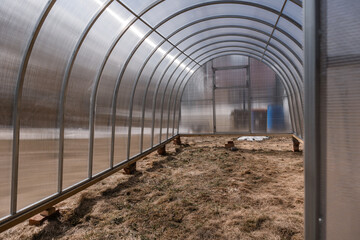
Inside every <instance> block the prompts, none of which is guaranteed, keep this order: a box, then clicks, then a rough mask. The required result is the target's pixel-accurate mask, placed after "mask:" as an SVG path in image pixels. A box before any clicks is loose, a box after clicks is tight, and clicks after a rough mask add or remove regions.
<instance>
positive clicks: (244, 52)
mask: <svg viewBox="0 0 360 240" xmlns="http://www.w3.org/2000/svg"><path fill="white" fill-rule="evenodd" d="M253 51H254V50H253ZM257 52H258V51H257ZM240 53H241V54H246V55H247V56H250V57H254V56H257V57H259V58H260V59H261V52H258V53H259V54H260V55H255V54H254V53H251V52H248V51H244V50H242V51H241V50H238V51H234V50H229V51H222V52H218V53H213V54H210V56H207V57H205V58H203V59H201V60H200V61H199V62H200V63H205V62H207V61H210V59H214V58H216V57H219V56H218V55H219V54H220V55H221V56H227V55H233V54H235V55H236V54H237V55H241V54H240ZM270 66H273V67H275V65H274V64H271V65H270ZM276 72H277V73H280V72H279V71H276ZM285 75H286V73H285ZM279 76H280V77H281V79H282V80H283V84H284V86H285V89H287V88H288V87H289V86H288V84H287V81H286V80H284V76H283V74H282V73H280V74H279ZM188 79H189V78H188ZM285 79H286V78H285ZM184 80H185V78H184V79H183V80H182V81H183V82H184ZM181 84H182V83H181ZM186 84H187V81H185V84H184V86H183V88H182V90H181V94H180V96H181V97H180V99H179V100H178V101H181V98H182V95H183V91H184V89H185V86H186ZM178 89H179V90H180V89H181V88H180V87H179V88H178ZM293 91H294V90H293V89H292V88H289V90H287V92H288V97H289V101H290V102H292V99H291V97H292V96H293ZM289 92H291V94H289ZM177 94H178V93H177ZM290 112H291V110H290ZM293 124H297V122H296V121H294V122H293Z"/></svg>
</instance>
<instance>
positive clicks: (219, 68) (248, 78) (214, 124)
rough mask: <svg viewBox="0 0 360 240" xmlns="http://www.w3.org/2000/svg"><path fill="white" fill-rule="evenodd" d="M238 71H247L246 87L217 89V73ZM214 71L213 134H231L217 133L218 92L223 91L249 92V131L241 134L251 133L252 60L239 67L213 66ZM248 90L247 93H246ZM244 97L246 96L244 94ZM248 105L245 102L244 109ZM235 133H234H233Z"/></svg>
mask: <svg viewBox="0 0 360 240" xmlns="http://www.w3.org/2000/svg"><path fill="white" fill-rule="evenodd" d="M238 69H245V70H246V86H245V87H244V86H236V87H217V86H216V71H226V70H238ZM211 70H212V106H213V133H214V134H217V133H218V134H221V133H225V134H226V133H230V131H229V132H223V131H221V132H218V131H217V124H216V123H217V121H216V116H217V114H216V90H222V89H237V90H239V91H240V90H243V92H246V91H247V93H248V94H247V112H248V114H249V115H248V116H249V119H248V128H249V129H248V131H247V132H241V133H251V132H252V131H251V120H252V119H251V81H250V58H249V59H248V64H247V65H237V66H227V67H214V66H211ZM245 90H246V91H245ZM243 96H244V94H243ZM244 100H245V99H244ZM245 106H246V103H245V101H243V108H244V109H245ZM232 132H233V131H232Z"/></svg>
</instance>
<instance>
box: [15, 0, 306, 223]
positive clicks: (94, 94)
mask: <svg viewBox="0 0 360 240" xmlns="http://www.w3.org/2000/svg"><path fill="white" fill-rule="evenodd" d="M163 1H164V0H160V1H156V2H154V3H152V4H151V5H150V6H148V7H147V8H146V9H144V10H143V11H142V12H141V13H140V14H135V13H134V12H133V11H132V10H131V9H129V8H128V7H127V6H126V5H125V4H123V3H122V2H121V1H118V0H117V1H116V2H118V3H119V4H120V5H121V6H122V7H124V8H125V9H127V10H128V11H129V12H130V13H131V14H132V15H133V16H134V17H133V19H132V20H131V21H130V22H129V23H128V24H127V26H126V27H124V28H123V29H122V30H121V32H120V33H119V35H118V37H117V38H116V39H115V41H114V42H113V44H112V45H111V47H110V48H109V50H108V52H107V53H106V55H105V58H104V60H103V62H102V64H101V67H100V70H99V71H98V74H97V76H96V78H95V80H94V83H95V84H94V88H93V89H92V93H91V100H90V102H91V104H90V116H89V129H90V139H89V165H88V180H90V179H91V178H92V177H93V176H92V175H93V174H92V160H93V144H94V125H95V122H94V118H95V114H96V112H95V111H96V110H95V109H96V99H97V91H98V86H99V82H100V79H101V75H102V73H103V71H104V68H105V65H106V63H107V61H108V59H109V57H110V55H111V54H112V52H113V50H114V48H115V47H116V45H117V43H118V42H119V40H120V39H121V37H122V36H123V35H124V34H125V33H126V32H127V30H128V29H129V28H130V27H131V26H132V25H133V24H134V23H135V22H136V21H138V20H140V21H141V22H143V23H144V24H145V25H147V26H148V27H149V28H150V31H149V32H148V33H147V34H146V35H145V36H144V37H143V39H142V40H141V41H140V42H139V43H138V45H137V46H136V47H135V48H134V49H133V50H132V51H131V53H130V54H129V56H128V58H127V59H126V64H124V65H123V66H122V68H121V70H120V72H119V75H118V80H117V83H116V88H115V90H114V94H113V104H112V109H113V110H112V140H111V153H110V164H109V165H110V168H113V167H114V136H115V120H116V100H117V94H118V90H119V87H120V83H121V79H122V76H123V74H124V72H125V71H126V68H127V65H128V64H129V62H130V60H131V58H132V56H133V54H134V53H135V52H136V51H137V49H138V48H139V47H140V46H141V44H142V43H143V42H144V41H145V39H146V37H147V36H150V34H152V33H157V34H158V35H160V36H161V37H162V38H163V39H164V40H163V41H162V42H161V43H159V44H158V47H157V48H154V50H153V51H152V52H151V54H150V55H149V56H148V57H147V59H146V61H145V62H144V63H143V65H142V67H141V71H140V72H139V73H138V75H137V77H136V82H135V83H134V86H133V90H132V93H133V94H132V97H133V95H134V93H135V91H136V86H137V83H138V80H139V78H140V77H141V73H142V71H143V70H144V68H145V66H146V64H147V62H148V61H149V60H150V59H151V57H152V56H153V54H154V53H155V52H156V51H157V50H158V48H159V47H160V46H161V45H162V44H163V43H165V42H168V43H170V44H171V45H173V47H174V48H177V47H176V46H177V44H175V45H174V44H172V43H171V41H169V38H170V37H171V36H174V35H175V34H176V33H179V32H180V31H181V30H183V29H185V28H187V27H189V26H191V25H194V24H196V23H198V22H200V21H208V20H211V19H215V18H217V17H216V16H214V17H209V18H207V19H206V20H205V19H203V20H198V21H196V22H193V23H189V24H188V25H186V26H183V27H182V28H180V29H178V30H176V31H175V32H174V33H173V34H172V35H170V36H168V37H167V38H166V37H164V36H162V35H161V34H160V33H159V32H157V30H156V29H158V28H159V27H160V26H161V25H163V24H164V23H166V22H168V21H169V20H171V19H173V18H174V17H176V16H178V15H181V14H182V13H185V12H188V11H191V10H193V9H197V8H201V7H204V6H210V5H216V4H240V5H241V4H242V5H248V6H253V7H257V8H261V9H264V10H267V11H269V12H272V13H275V14H277V15H278V16H279V18H280V17H282V18H284V19H286V20H288V21H289V22H290V23H291V24H293V25H294V26H295V27H297V28H299V29H301V28H302V27H301V25H300V24H299V23H297V22H296V21H295V20H293V19H292V18H291V17H289V16H287V15H285V14H283V13H282V12H278V11H276V10H274V9H272V8H270V7H266V6H263V5H261V4H255V3H249V2H245V1H212V2H208V3H202V4H197V5H193V6H191V7H188V8H185V9H182V10H180V11H178V12H176V13H175V14H173V15H171V16H169V17H167V18H166V19H164V20H163V21H161V22H160V23H159V24H157V25H156V26H155V27H152V26H150V25H149V24H147V23H146V21H144V20H143V19H141V16H143V15H144V14H145V13H147V12H149V11H150V10H151V9H153V8H154V7H156V6H157V5H159V4H160V3H162V2H163ZM290 1H291V2H293V3H295V4H297V5H298V6H302V3H301V2H300V1H297V0H290ZM112 2H115V1H114V0H107V1H106V2H104V4H103V5H102V6H101V7H100V8H99V10H98V11H97V12H96V14H95V15H94V16H93V17H92V19H91V20H90V21H89V22H88V24H87V26H86V28H85V29H84V31H83V33H82V34H81V37H80V38H79V39H78V41H77V44H76V46H75V48H74V49H73V52H72V55H71V57H70V59H68V62H67V66H66V71H65V74H64V78H63V82H62V87H61V89H62V90H61V98H60V101H59V113H58V124H59V129H60V136H59V163H58V169H59V176H58V193H57V194H58V195H61V194H62V192H63V189H62V188H63V187H62V182H63V179H62V169H63V151H64V145H63V144H64V142H63V141H64V107H65V99H66V92H67V85H68V81H69V77H70V74H71V71H72V67H73V65H74V62H75V59H76V56H77V54H78V52H79V50H80V48H81V46H82V43H83V42H84V40H85V39H86V36H87V35H88V33H89V32H90V30H91V29H92V26H93V25H94V23H95V22H96V20H97V19H98V18H99V17H100V15H101V14H102V13H103V12H104V11H105V10H106V8H107V7H108V6H109V5H110V4H111V3H112ZM55 3H56V0H49V1H48V2H47V4H46V5H45V7H44V9H43V11H42V13H41V14H40V16H39V18H38V21H37V23H36V25H35V28H34V31H33V32H32V34H31V38H30V40H29V42H28V45H27V47H26V51H25V53H24V55H23V57H22V61H21V65H20V69H19V74H18V77H17V84H16V90H15V97H14V110H13V149H12V182H11V206H10V214H11V215H12V216H14V215H16V214H18V213H19V212H18V211H17V187H18V165H19V134H20V111H19V110H20V106H21V99H22V89H23V83H24V79H25V72H26V69H27V65H28V62H29V59H30V56H31V52H32V49H33V46H34V44H35V42H36V39H37V36H38V34H39V32H40V31H41V28H42V25H43V23H44V22H45V20H46V18H47V16H48V14H49V13H50V11H51V9H52V7H53V6H54V5H55ZM285 3H286V1H285ZM218 17H219V16H218ZM220 17H225V15H224V16H220ZM220 17H219V18H220ZM226 17H229V16H226ZM232 17H233V18H241V16H232ZM245 18H246V17H244V19H245ZM248 18H249V19H250V17H248ZM249 19H248V20H249ZM252 20H255V19H252ZM258 22H259V23H261V22H262V23H266V22H265V21H261V20H258ZM266 24H267V25H268V26H269V24H270V23H266ZM270 25H271V24H270ZM229 27H230V26H229ZM231 27H234V26H231ZM236 27H239V26H236ZM239 28H240V27H239ZM243 28H244V29H245V27H244V26H243ZM213 29H216V28H213ZM275 29H276V30H278V31H280V32H281V33H283V34H285V35H286V36H287V37H288V38H289V39H291V40H292V41H293V42H294V43H295V44H296V45H298V46H299V47H301V46H300V44H299V42H298V41H296V39H294V38H293V37H292V36H290V35H289V34H287V33H286V31H284V30H282V29H280V28H279V27H277V26H276V25H275V26H273V32H274V31H275ZM208 30H209V29H208ZM253 30H256V29H253ZM267 35H268V34H267ZM269 37H270V38H269V41H268V45H270V39H275V40H277V41H278V42H280V44H282V45H283V46H284V47H286V48H287V49H288V50H289V51H290V52H291V53H293V55H294V56H295V58H297V60H299V62H300V63H302V61H301V59H300V58H299V56H297V54H296V53H295V52H293V50H292V49H290V48H289V47H288V46H287V44H284V43H282V42H281V40H279V39H276V38H275V37H274V36H272V34H271V35H270V36H269ZM184 39H185V38H184ZM249 39H251V38H249ZM227 47H229V46H227ZM272 47H273V48H274V49H276V50H278V49H277V48H276V46H272ZM174 48H172V49H174ZM224 48H225V46H224ZM266 48H267V47H266ZM177 50H178V51H179V52H180V53H179V56H180V55H184V56H186V58H185V59H183V61H186V59H190V63H188V64H187V66H189V65H190V64H195V65H194V66H193V67H192V69H191V71H188V72H187V73H186V74H185V76H184V77H183V78H182V80H181V81H180V85H179V87H178V89H177V93H176V97H175V98H174V111H173V114H174V120H173V134H174V129H175V128H174V126H175V115H176V106H177V102H178V94H179V90H180V89H181V88H182V90H181V94H180V99H181V96H182V94H183V90H184V89H185V86H186V84H187V82H188V81H187V80H188V79H189V78H190V76H191V74H190V73H191V72H192V71H194V69H197V68H199V67H200V65H199V64H198V63H197V61H195V60H193V59H192V58H191V54H189V55H187V54H185V50H180V49H178V48H177ZM199 50H200V49H199ZM171 51H172V50H169V51H168V53H170V52H171ZM252 51H254V49H252ZM268 51H269V50H268V49H265V51H264V53H263V55H264V56H265V55H266V54H265V53H266V52H268ZM278 51H279V50H278ZM279 52H280V53H281V51H279ZM168 53H167V54H168ZM238 53H241V54H243V55H248V56H251V57H254V58H257V57H258V56H255V55H254V54H253V53H247V52H246V51H243V52H241V51H236V52H232V53H231V54H238ZM167 54H165V55H164V58H165V57H166V55H167ZM216 54H220V53H216ZM221 54H224V55H221V56H225V55H229V53H226V54H225V52H223V53H221ZM273 55H274V56H276V57H277V55H276V54H273ZM217 56H219V55H217ZM284 56H285V58H287V57H286V54H284ZM211 57H215V56H207V57H206V58H203V59H202V60H200V62H202V61H205V60H209V59H208V58H211ZM266 57H267V58H269V59H271V60H272V58H271V57H270V56H266ZM164 58H163V59H162V60H161V61H160V62H159V63H158V64H157V66H156V69H157V68H158V67H159V66H160V64H161V62H162V61H163V60H164ZM175 59H177V58H175ZM261 60H262V61H263V62H265V63H266V64H267V65H269V66H270V67H271V68H272V69H273V70H274V71H275V70H276V72H279V73H280V72H281V71H284V70H283V69H282V67H280V66H278V65H277V62H276V61H274V60H272V61H274V64H272V63H269V62H268V60H266V59H263V58H261ZM278 60H281V59H280V58H279V59H278ZM288 60H289V62H290V63H292V61H291V59H288ZM172 64H173V62H172V63H171V64H170V65H169V67H170V66H171V65H172ZM180 65H181V64H178V66H177V67H176V69H178V67H179V66H180ZM284 65H285V64H284ZM292 65H293V63H292ZM285 66H286V65H285ZM293 66H294V69H297V67H296V66H295V65H293ZM277 68H279V69H280V70H279V69H277ZM167 69H169V68H167ZM185 69H186V68H184V70H185ZM184 70H182V71H181V73H180V74H179V75H178V77H177V78H176V80H175V82H174V85H173V87H172V89H171V94H170V97H169V100H168V123H167V129H168V130H167V137H169V115H170V107H171V104H170V103H171V101H172V95H173V91H174V88H175V86H176V84H177V82H178V80H179V79H181V78H180V76H182V74H183V72H184ZM297 70H299V69H297ZM155 71H156V70H154V71H153V72H152V75H151V76H154V74H155ZM288 71H289V72H290V73H291V74H293V71H290V70H288ZM166 72H167V70H165V71H164V72H163V77H164V76H165V74H166ZM175 72H176V70H174V71H173V73H172V74H171V75H170V76H171V77H170V78H169V79H168V81H167V84H166V87H165V91H164V95H163V98H162V101H161V102H162V103H161V105H162V108H161V118H162V116H163V103H164V99H165V93H166V90H167V87H168V85H169V83H170V81H171V79H172V77H173V76H174V74H175ZM298 74H299V72H298ZM278 75H280V76H281V78H282V79H283V81H284V82H287V81H286V79H289V80H291V78H289V77H287V78H285V77H284V75H287V74H286V71H284V75H283V74H278ZM299 75H300V79H301V74H299ZM185 79H187V80H186V81H185ZM293 79H294V81H295V83H296V82H297V81H296V78H293ZM150 82H151V80H150V81H149V82H148V83H149V84H148V85H147V88H146V94H147V90H148V87H149V85H150ZM184 82H185V84H183V83H184ZM289 84H290V83H289ZM182 85H183V87H181V86H182ZM290 86H293V85H292V84H290ZM297 88H298V89H299V86H297ZM289 89H291V88H290V87H289ZM298 89H297V90H298ZM293 92H294V94H295V92H299V94H300V99H302V96H301V91H294V90H293ZM290 96H291V95H289V99H290ZM154 99H155V102H156V95H155V96H154ZM145 100H146V97H145V98H144V101H145ZM294 102H295V103H297V101H296V100H295V101H294ZM301 104H302V100H301ZM132 105H133V99H132V100H131V104H130V108H129V109H130V112H131V113H130V115H129V116H130V118H129V119H130V120H131V116H132V107H133V106H132ZM293 108H294V106H293ZM295 109H297V111H299V108H297V107H295ZM302 109H303V108H302V107H301V108H300V110H302ZM179 116H180V114H179ZM178 123H179V122H178ZM294 123H295V124H296V123H297V121H294ZM161 124H162V121H161ZM299 124H300V123H299ZM128 127H129V140H128V153H127V156H128V157H127V160H129V148H130V135H131V121H130V122H129V126H128ZM143 128H144V104H143V115H142V133H141V134H142V135H141V136H142V137H141V151H140V152H142V141H143ZM300 131H301V132H302V129H301V130H300ZM160 139H161V134H160ZM160 142H161V141H160ZM151 145H152V146H153V144H151ZM76 185H78V184H76ZM76 185H74V186H72V187H71V188H73V187H75V186H76Z"/></svg>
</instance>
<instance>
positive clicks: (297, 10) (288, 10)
mask: <svg viewBox="0 0 360 240" xmlns="http://www.w3.org/2000/svg"><path fill="white" fill-rule="evenodd" d="M283 13H284V14H285V15H287V16H291V18H292V19H293V20H295V21H296V22H297V23H298V24H300V25H302V23H303V9H302V7H300V6H299V5H297V4H295V3H293V2H291V1H287V2H286V5H285V8H284V10H283Z"/></svg>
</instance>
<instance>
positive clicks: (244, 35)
mask: <svg viewBox="0 0 360 240" xmlns="http://www.w3.org/2000/svg"><path fill="white" fill-rule="evenodd" d="M230 35H231V36H245V35H240V34H239V35H237V34H230ZM219 36H228V35H225V34H224V35H219ZM215 37H218V36H213V37H209V38H208V39H211V38H215ZM205 40H206V39H205ZM256 40H258V41H261V40H259V39H256ZM201 41H202V40H201ZM201 41H200V42H201ZM248 43H249V44H252V45H256V44H253V43H251V42H248ZM196 44H197V43H196ZM192 46H193V45H191V46H190V47H192ZM256 46H258V47H261V46H259V45H256ZM190 47H189V48H190ZM187 49H188V48H186V49H185V51H186V50H187ZM200 49H202V48H200ZM200 49H198V50H200ZM198 50H197V51H198ZM194 52H196V51H194ZM194 52H193V53H194ZM268 52H270V53H271V51H270V50H268ZM193 53H191V55H192V54H193ZM273 55H274V56H276V54H274V53H273ZM278 60H279V61H280V62H282V63H283V61H282V60H281V59H279V58H278ZM289 61H291V60H289ZM283 64H284V66H286V64H285V63H283ZM288 71H289V73H290V74H292V71H291V70H290V69H288ZM292 78H293V79H295V77H294V75H292ZM292 78H290V77H288V79H289V80H290V79H292ZM295 85H297V87H298V89H299V86H298V84H297V82H296V81H295Z"/></svg>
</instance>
